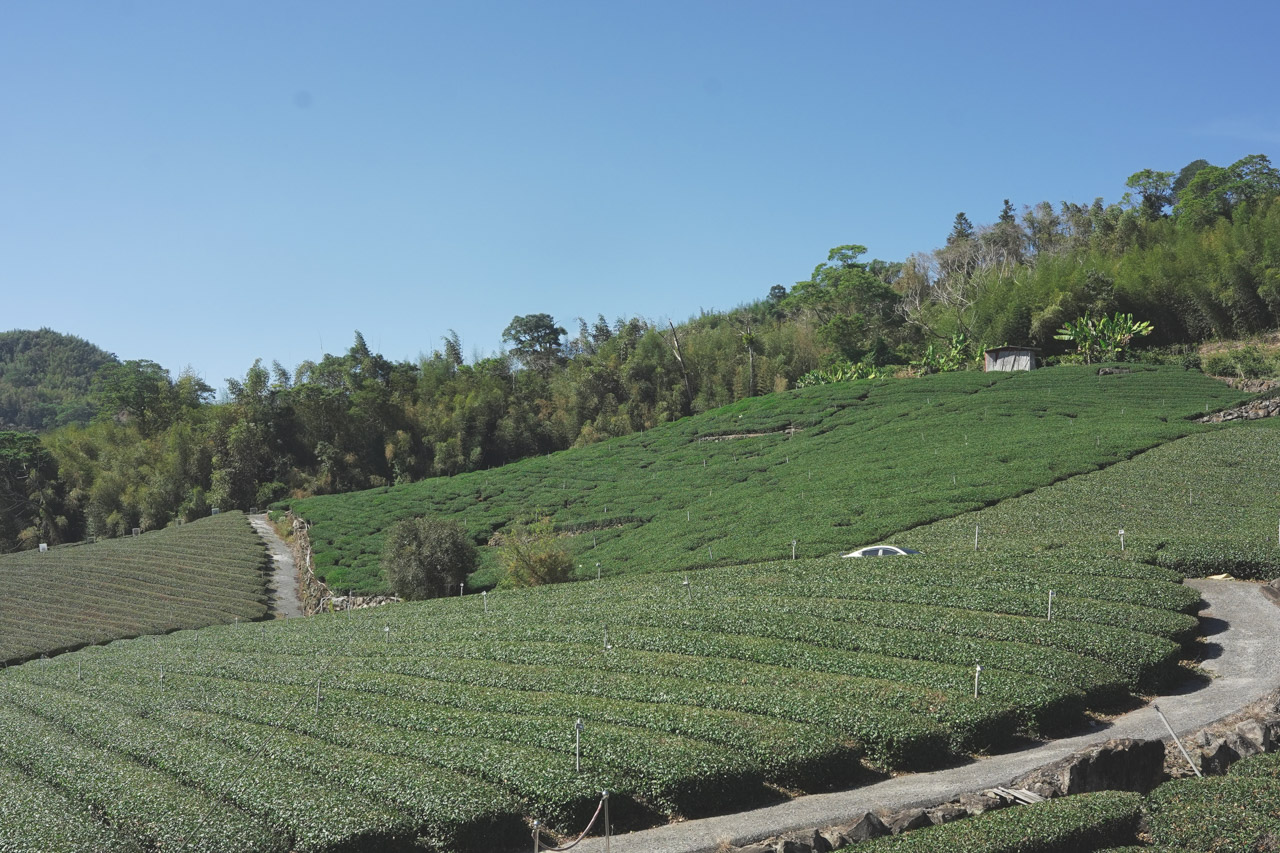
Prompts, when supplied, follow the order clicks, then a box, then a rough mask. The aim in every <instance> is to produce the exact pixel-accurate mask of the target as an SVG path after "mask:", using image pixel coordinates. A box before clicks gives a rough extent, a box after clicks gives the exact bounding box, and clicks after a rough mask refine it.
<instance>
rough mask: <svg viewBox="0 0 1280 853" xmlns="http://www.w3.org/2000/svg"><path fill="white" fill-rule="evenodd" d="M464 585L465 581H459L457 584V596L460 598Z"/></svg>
mask: <svg viewBox="0 0 1280 853" xmlns="http://www.w3.org/2000/svg"><path fill="white" fill-rule="evenodd" d="M465 587H466V584H465V583H460V584H458V597H459V598H461V597H462V590H463V589H464V588H465Z"/></svg>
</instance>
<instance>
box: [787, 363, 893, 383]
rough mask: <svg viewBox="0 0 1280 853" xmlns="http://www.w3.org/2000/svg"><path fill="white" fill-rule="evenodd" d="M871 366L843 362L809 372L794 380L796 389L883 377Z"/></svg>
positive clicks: (881, 372)
mask: <svg viewBox="0 0 1280 853" xmlns="http://www.w3.org/2000/svg"><path fill="white" fill-rule="evenodd" d="M884 373H885V372H884V371H882V370H880V369H879V368H877V367H876V366H875V365H873V364H867V363H866V362H859V363H857V364H850V363H849V362H844V363H842V364H835V365H832V366H831V367H828V368H825V369H822V370H810V371H809V372H808V373H806V374H805V375H804V376H801V377H800V378H799V379H797V380H796V388H812V387H813V386H815V385H830V384H831V383H833V382H857V381H858V380H859V379H879V378H880V377H882V376H883V375H884Z"/></svg>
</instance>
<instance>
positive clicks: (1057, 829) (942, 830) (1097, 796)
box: [842, 791, 1200, 853]
mask: <svg viewBox="0 0 1280 853" xmlns="http://www.w3.org/2000/svg"><path fill="white" fill-rule="evenodd" d="M1141 811H1142V797H1141V796H1140V795H1138V794H1134V793H1129V792H1127V791H1101V792H1098V793H1093V794H1078V795H1076V796H1073V797H1062V798H1061V799H1056V800H1047V801H1045V802H1043V803H1036V804H1034V805H1030V806H1018V807H1017V808H1010V809H1002V810H1000V811H996V812H987V813H985V814H982V815H978V816H977V817H971V818H966V819H964V820H960V821H956V822H954V823H948V824H943V825H941V826H933V827H925V828H924V829H918V830H914V831H912V832H908V833H904V834H903V835H897V836H893V837H887V838H878V839H874V840H872V841H864V842H862V843H860V844H857V845H855V846H853V847H847V848H842V849H845V850H856V851H858V853H881V851H886V853H887V851H893V853H934V851H937V853H944V851H945V853H953V852H954V851H958V850H963V851H965V853H1082V851H1088V850H1097V849H1098V848H1099V847H1102V846H1111V845H1115V844H1124V843H1126V842H1129V841H1133V840H1135V837H1136V835H1137V831H1138V823H1139V819H1140V816H1141ZM1188 849H1191V848H1188ZM1196 849H1200V848H1196Z"/></svg>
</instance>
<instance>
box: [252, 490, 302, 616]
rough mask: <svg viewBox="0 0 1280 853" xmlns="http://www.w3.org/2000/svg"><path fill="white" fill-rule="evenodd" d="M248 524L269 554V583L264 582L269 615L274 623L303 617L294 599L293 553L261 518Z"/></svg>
mask: <svg viewBox="0 0 1280 853" xmlns="http://www.w3.org/2000/svg"><path fill="white" fill-rule="evenodd" d="M249 523H250V524H252V525H253V529H254V530H256V531H258V535H259V536H261V537H262V538H263V540H264V541H265V542H266V543H267V547H268V548H269V549H270V550H271V561H272V562H273V563H274V564H275V570H274V571H273V572H272V573H271V580H270V581H268V582H267V595H268V596H269V597H270V602H271V612H272V614H273V615H274V616H275V617H276V618H277V619H292V618H293V617H295V616H305V615H306V613H304V612H303V611H302V601H301V600H300V599H299V598H298V570H297V568H295V566H294V564H293V552H292V551H290V550H289V546H288V545H286V544H285V542H284V540H283V539H281V538H280V536H279V534H277V533H276V531H275V528H274V527H272V526H271V523H270V522H268V521H267V516H266V515H265V514H258V515H251V516H249Z"/></svg>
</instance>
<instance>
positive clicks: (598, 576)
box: [596, 562, 600, 580]
mask: <svg viewBox="0 0 1280 853" xmlns="http://www.w3.org/2000/svg"><path fill="white" fill-rule="evenodd" d="M596 580H600V563H598V562H597V563H596Z"/></svg>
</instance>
